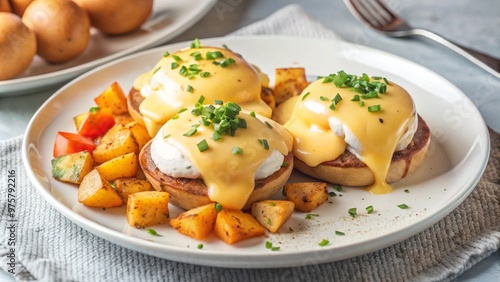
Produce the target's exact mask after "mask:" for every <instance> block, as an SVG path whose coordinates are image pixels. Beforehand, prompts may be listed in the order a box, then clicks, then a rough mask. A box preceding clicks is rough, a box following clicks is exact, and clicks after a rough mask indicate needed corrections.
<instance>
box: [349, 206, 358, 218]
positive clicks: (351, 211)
mask: <svg viewBox="0 0 500 282" xmlns="http://www.w3.org/2000/svg"><path fill="white" fill-rule="evenodd" d="M347 213H348V214H349V215H350V216H352V217H356V214H357V212H356V208H350V209H349V210H348V211H347Z"/></svg>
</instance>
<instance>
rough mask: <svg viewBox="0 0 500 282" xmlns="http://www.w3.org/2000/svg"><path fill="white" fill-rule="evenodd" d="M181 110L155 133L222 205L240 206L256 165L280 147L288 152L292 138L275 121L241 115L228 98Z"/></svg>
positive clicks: (251, 186) (243, 201)
mask: <svg viewBox="0 0 500 282" xmlns="http://www.w3.org/2000/svg"><path fill="white" fill-rule="evenodd" d="M216 103H217V104H219V105H205V106H204V105H202V104H203V99H200V100H199V101H198V103H197V105H196V107H195V108H191V109H189V110H181V112H180V113H179V112H177V113H176V114H175V116H174V117H173V118H172V119H170V120H169V121H168V122H167V123H166V124H165V125H164V127H163V128H162V129H161V131H160V132H159V134H162V136H163V141H164V142H168V143H169V144H170V145H173V146H175V147H176V148H177V149H179V151H181V153H182V154H183V155H184V156H185V157H186V158H187V159H189V160H190V161H191V162H192V163H193V165H195V166H196V167H197V168H198V170H199V171H200V174H201V176H202V178H203V181H204V182H205V184H206V186H207V187H208V195H209V197H210V199H211V200H212V201H214V202H218V203H219V204H221V205H222V206H223V207H224V208H229V209H235V210H240V209H242V208H243V206H244V205H245V203H246V202H247V200H248V198H249V196H250V194H251V193H252V192H253V189H254V186H255V179H254V175H255V172H256V171H257V169H258V168H259V166H260V164H261V163H262V162H263V161H264V160H265V159H266V158H267V157H269V156H270V155H271V153H272V152H273V150H278V151H279V152H280V153H281V154H282V155H284V156H286V155H287V154H288V153H289V152H290V151H291V150H292V143H293V141H292V137H291V136H290V134H289V133H288V131H286V129H284V128H282V127H280V126H279V125H278V124H276V123H273V121H271V120H269V121H267V119H266V121H264V122H263V121H261V120H259V119H258V118H257V116H256V115H255V114H253V112H252V113H251V114H246V113H240V110H241V108H240V107H239V106H238V105H237V104H235V103H232V102H228V103H226V104H223V102H222V101H219V100H218V101H216Z"/></svg>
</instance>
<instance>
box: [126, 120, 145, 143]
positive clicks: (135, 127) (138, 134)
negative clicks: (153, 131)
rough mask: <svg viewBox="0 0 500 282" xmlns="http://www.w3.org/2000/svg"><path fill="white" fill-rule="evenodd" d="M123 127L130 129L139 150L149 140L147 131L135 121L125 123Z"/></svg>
mask: <svg viewBox="0 0 500 282" xmlns="http://www.w3.org/2000/svg"><path fill="white" fill-rule="evenodd" d="M125 128H127V129H130V130H131V131H132V135H133V136H134V138H135V141H136V142H137V145H138V146H139V150H141V149H142V147H144V145H146V143H148V142H149V140H151V137H150V136H149V133H148V131H147V130H146V128H145V127H144V126H142V125H140V124H138V123H137V122H135V121H133V122H130V123H127V124H126V125H125Z"/></svg>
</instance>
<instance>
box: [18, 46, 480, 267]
mask: <svg viewBox="0 0 500 282" xmlns="http://www.w3.org/2000/svg"><path fill="white" fill-rule="evenodd" d="M202 43H204V44H205V45H217V46H221V45H222V44H227V45H228V46H229V47H230V48H231V49H233V50H237V51H238V52H239V53H241V54H242V55H243V56H244V57H245V58H246V59H247V60H249V61H250V62H252V63H254V64H256V65H257V66H259V67H260V68H262V70H263V71H265V72H267V73H268V74H271V75H272V74H273V73H274V69H275V68H276V67H289V66H304V67H305V68H306V69H307V73H308V74H310V75H314V76H315V75H325V74H329V73H334V72H336V71H338V70H341V69H343V70H345V71H347V72H349V73H358V74H361V73H363V72H366V73H368V74H369V75H381V76H385V77H388V78H389V79H391V80H393V81H395V82H397V83H398V84H400V85H402V86H403V87H405V88H406V89H407V90H409V92H410V93H412V94H413V97H414V99H415V103H416V105H417V108H418V111H419V113H420V114H421V115H422V117H423V118H424V119H425V120H426V121H427V123H428V124H429V126H430V128H431V131H432V133H433V136H432V139H431V145H430V149H429V154H428V156H427V157H426V158H425V160H424V162H423V164H422V166H421V167H419V168H418V169H417V171H416V172H415V173H414V174H412V175H410V176H409V177H407V178H406V179H404V180H402V181H399V182H397V183H395V184H394V185H393V186H394V187H395V191H394V192H392V193H390V194H387V195H372V194H370V193H368V192H366V191H364V190H363V189H360V188H345V187H344V192H342V193H338V194H342V196H337V197H331V198H330V201H331V203H325V204H323V205H322V206H321V207H319V208H318V209H317V210H315V211H314V212H313V213H315V214H319V216H318V217H315V218H314V219H309V220H306V219H305V214H303V213H295V214H294V215H293V217H292V218H291V219H290V220H289V221H288V222H287V223H286V225H285V226H284V227H282V228H281V232H280V233H279V234H275V235H269V237H268V238H255V239H251V240H247V241H244V242H240V243H237V244H235V245H232V246H230V245H226V244H224V243H222V242H221V241H219V240H217V239H216V238H215V236H212V237H210V238H209V239H207V240H205V241H198V240H194V239H191V238H188V237H186V236H183V235H180V234H178V233H177V232H176V231H174V230H173V229H172V228H171V227H169V226H167V225H166V226H158V227H155V229H156V230H157V231H158V233H160V234H161V235H162V236H161V237H154V236H152V235H149V234H148V233H147V232H146V231H145V230H139V229H134V228H132V227H130V226H129V225H128V224H127V222H126V220H125V216H124V214H125V208H116V209H107V210H105V211H103V210H102V209H92V208H87V207H85V206H83V205H81V204H79V203H78V201H77V189H76V187H74V186H71V185H67V184H63V183H60V182H57V181H54V180H53V179H52V177H51V172H50V159H51V158H52V145H53V142H54V138H55V136H56V133H57V131H59V130H65V131H74V126H73V120H72V118H73V116H75V115H76V114H79V113H81V112H84V111H86V110H87V109H88V108H89V107H91V106H92V105H93V98H94V97H95V96H97V95H98V94H99V93H100V92H101V91H102V90H103V89H105V88H106V87H107V86H108V85H109V84H110V83H111V82H113V81H118V82H119V83H120V84H121V85H122V86H123V88H124V89H129V88H130V87H131V86H132V82H133V80H134V78H135V77H136V76H137V75H139V74H140V73H142V72H143V71H144V70H146V69H151V68H152V67H153V65H154V64H155V63H156V61H157V60H158V59H159V58H160V57H161V56H162V54H163V52H164V51H165V50H168V51H175V50H177V49H179V48H182V47H185V46H187V44H188V43H182V44H174V45H169V46H166V47H161V48H156V49H153V50H149V51H145V52H142V53H140V54H135V55H131V56H129V57H126V58H122V59H119V60H117V61H115V62H112V63H109V64H107V65H105V66H102V67H100V68H98V69H96V70H94V71H92V72H89V73H87V74H85V75H83V76H81V77H79V78H78V79H76V80H74V81H72V82H71V83H69V84H68V85H66V86H65V87H64V88H62V89H61V90H60V91H58V92H57V93H56V94H55V95H54V96H52V97H51V98H50V99H49V100H48V101H47V102H46V103H45V104H44V105H43V106H42V107H41V108H40V109H39V110H38V112H37V113H36V114H35V116H34V117H33V119H32V120H31V122H30V124H29V126H28V129H27V132H26V135H25V138H24V144H23V161H24V164H25V166H26V169H27V171H28V174H29V176H30V178H31V180H32V181H33V183H34V184H35V187H36V189H37V191H38V192H39V193H40V194H41V195H42V196H43V198H44V199H45V200H47V201H48V202H49V203H50V204H51V205H52V206H54V207H55V208H56V209H57V210H58V211H60V212H61V213H62V214H63V215H64V216H66V217H68V218H69V219H70V220H72V221H73V222H75V223H76V224H78V225H80V226H81V227H82V228H84V229H87V230H89V231H90V232H92V233H94V234H96V235H98V236H100V237H102V238H104V239H106V240H109V241H111V242H113V243H116V244H119V245H121V246H124V247H126V248H130V249H133V250H136V251H139V252H143V253H147V254H151V255H154V256H158V257H162V258H166V259H170V260H176V261H181V262H188V263H195V264H202V265H210V266H223V267H240V268H256V267H260V268H267V267H284V266H296V265H305V264H313V263H321V262H330V261H335V260H340V259H345V258H349V257H353V256H357V255H361V254H365V253H369V252H372V251H375V250H378V249H381V248H384V247H386V246H389V245H391V244H395V243H397V242H400V241H402V240H404V239H406V238H408V237H410V236H412V235H415V234H416V233H418V232H420V231H422V230H424V229H426V228H427V227H429V226H431V225H432V224H433V223H435V222H437V221H438V220H440V219H441V218H443V217H444V216H446V215H447V214H448V213H450V212H451V211H452V210H453V209H454V208H455V207H457V205H458V204H460V203H461V202H462V201H463V200H464V199H465V197H466V196H467V195H468V194H469V193H470V192H471V191H472V190H473V189H474V186H475V185H476V183H477V182H478V181H479V179H480V177H481V175H482V172H483V170H484V168H485V166H486V163H487V159H488V154H489V136H488V131H487V128H486V126H485V124H484V122H483V120H482V118H481V116H480V114H479V112H478V111H477V109H476V108H475V107H474V106H473V105H472V103H471V102H470V101H469V100H468V99H467V98H466V96H465V95H464V94H463V93H461V92H460V91H459V90H458V89H457V88H456V87H454V86H453V85H452V84H450V83H449V82H448V81H446V80H445V79H443V78H442V77H440V76H438V75H437V74H435V73H433V72H431V71H429V70H427V69H425V68H423V67H421V66H419V65H416V64H415V63H412V62H409V61H407V60H404V59H402V58H399V57H396V56H394V55H391V54H388V53H384V52H381V51H377V50H373V49H369V48H366V47H362V46H357V45H353V44H348V43H345V42H339V41H329V40H320V39H304V38H291V37H241V38H218V39H206V40H202ZM283 46H286V48H283ZM304 178H305V177H304V176H302V175H301V174H300V173H298V172H294V174H293V177H292V178H291V181H295V180H298V179H304ZM405 189H408V191H409V193H406V192H405ZM276 197H278V198H279V197H281V195H277V196H276ZM399 204H407V205H408V206H410V209H406V210H403V209H400V208H398V207H397V205H399ZM370 205H371V206H373V207H374V209H375V212H374V213H373V214H367V213H366V211H365V208H366V207H367V206H370ZM354 207H355V208H357V210H358V214H359V215H358V216H357V217H356V218H352V217H350V216H349V215H348V213H347V211H348V209H350V208H354ZM171 212H172V214H173V216H175V215H176V214H177V213H178V212H179V210H178V209H176V208H174V207H172V210H171ZM291 230H293V231H291ZM335 231H341V232H344V233H345V236H339V235H336V234H335ZM323 239H327V240H329V241H330V244H329V245H327V246H325V247H320V246H319V245H318V243H319V242H320V241H322V240H323ZM266 241H270V242H272V243H273V244H274V245H275V246H280V247H281V250H279V251H270V250H269V249H266V248H265V242H266ZM199 243H203V244H204V248H203V249H201V250H200V249H197V248H196V246H197V245H198V244H199Z"/></svg>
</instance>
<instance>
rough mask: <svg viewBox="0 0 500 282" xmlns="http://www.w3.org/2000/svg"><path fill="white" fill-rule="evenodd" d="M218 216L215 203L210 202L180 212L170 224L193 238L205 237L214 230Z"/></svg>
mask: <svg viewBox="0 0 500 282" xmlns="http://www.w3.org/2000/svg"><path fill="white" fill-rule="evenodd" d="M216 218H217V210H216V209H215V204H214V203H210V204H208V205H204V206H201V207H197V208H194V209H190V210H188V211H185V212H183V213H181V214H179V215H178V216H177V217H175V218H173V219H172V220H170V225H172V227H173V228H175V230H177V231H179V233H182V234H184V235H187V236H189V237H191V238H195V239H203V238H205V237H207V236H208V235H209V234H210V233H211V232H212V231H213V230H214V226H215V219H216Z"/></svg>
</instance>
